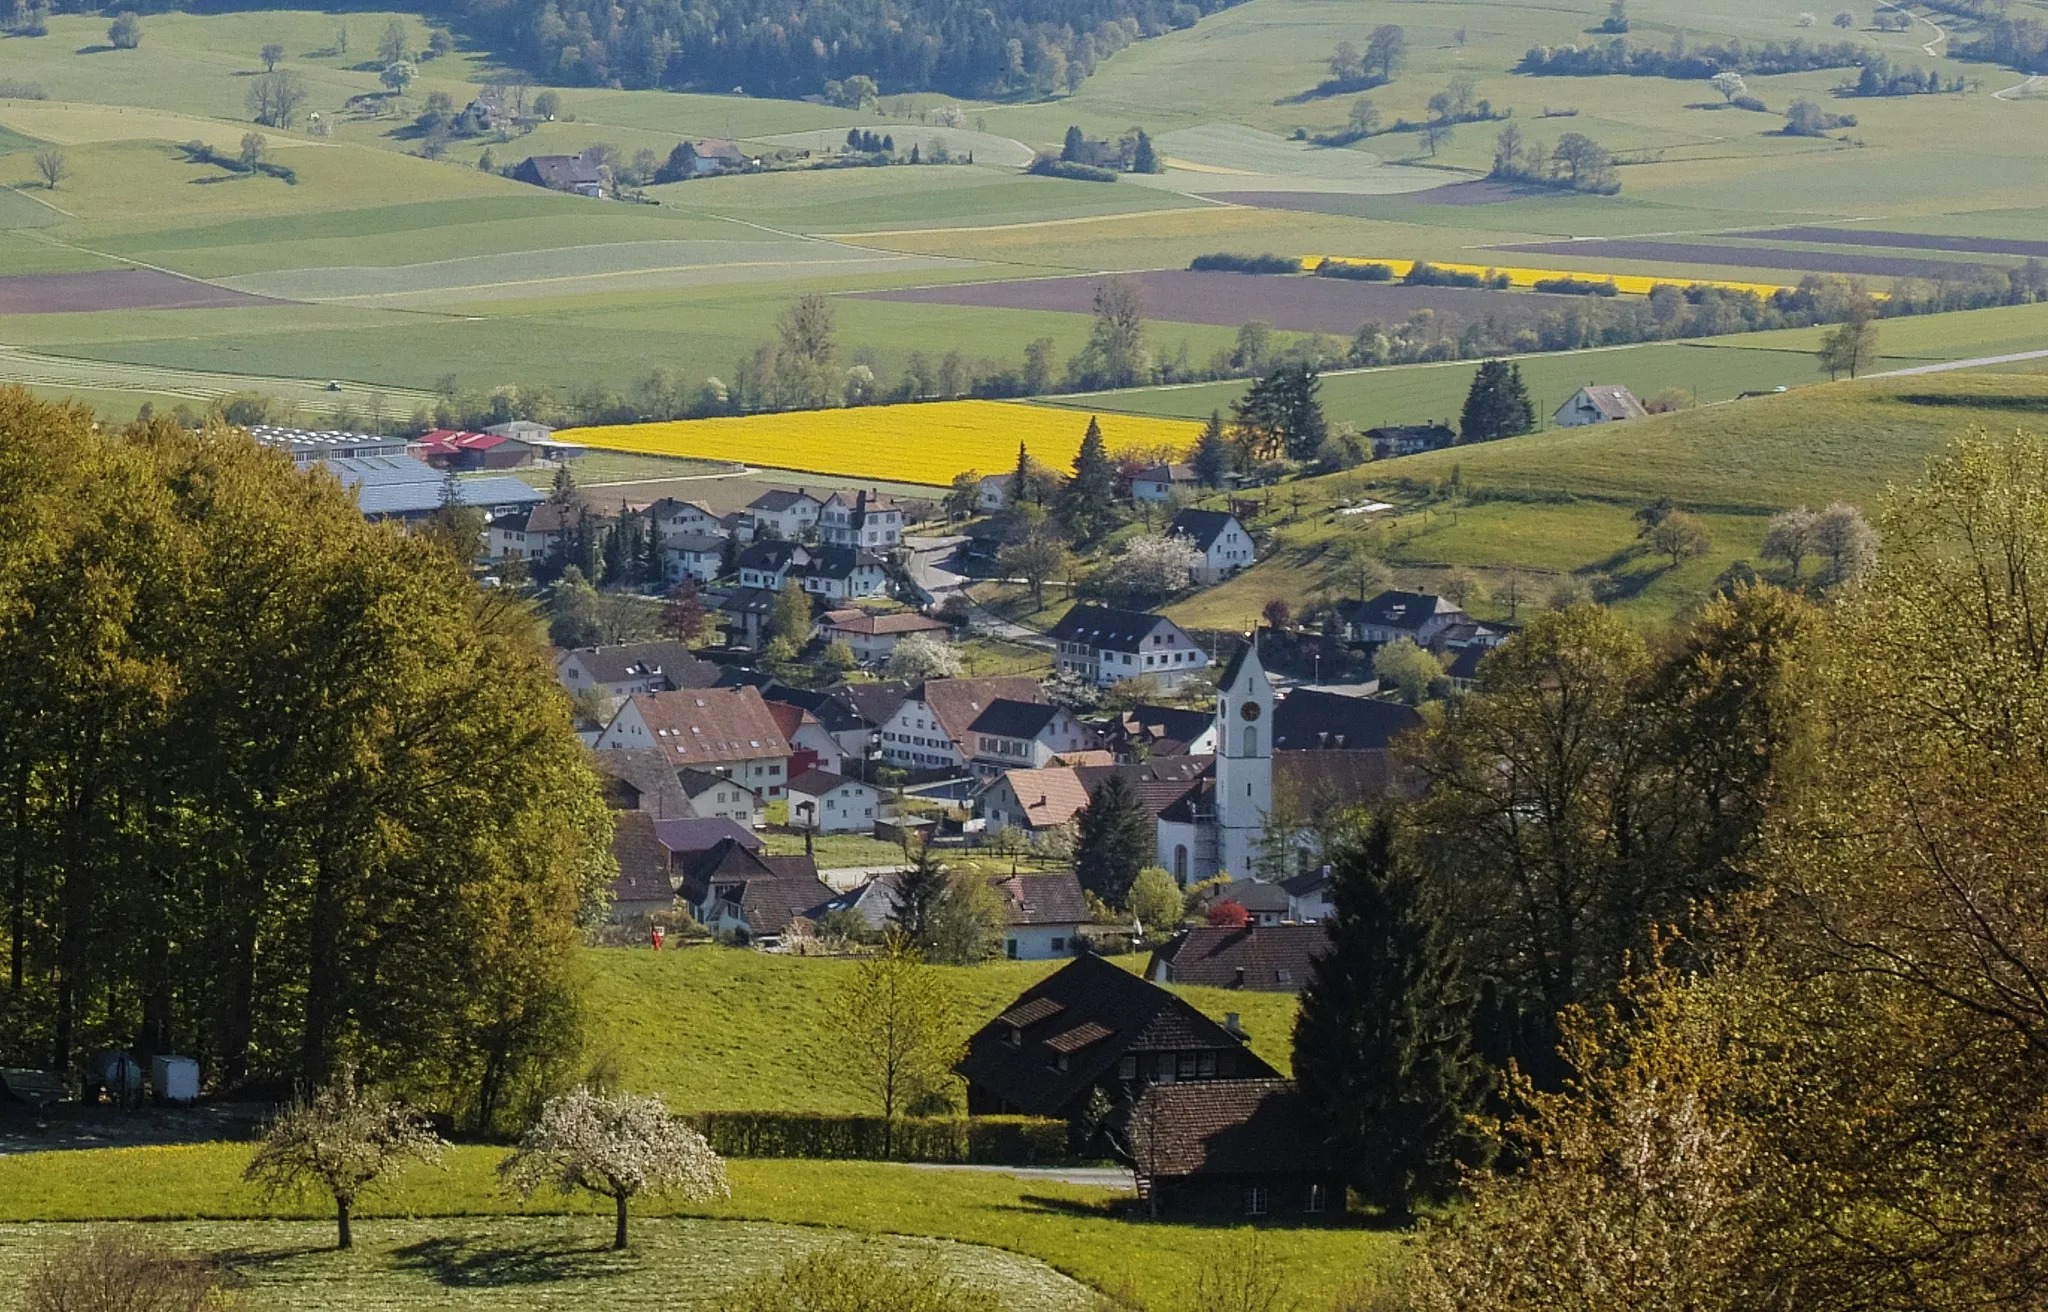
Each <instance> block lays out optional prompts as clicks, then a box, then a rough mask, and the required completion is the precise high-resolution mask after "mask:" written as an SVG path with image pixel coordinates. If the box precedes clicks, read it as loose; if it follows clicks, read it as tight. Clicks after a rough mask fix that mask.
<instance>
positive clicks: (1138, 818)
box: [1074, 774, 1154, 907]
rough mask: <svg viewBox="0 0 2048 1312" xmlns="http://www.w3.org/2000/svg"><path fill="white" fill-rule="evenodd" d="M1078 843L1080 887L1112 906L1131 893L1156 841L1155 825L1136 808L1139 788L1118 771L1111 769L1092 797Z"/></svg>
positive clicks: (1076, 864)
mask: <svg viewBox="0 0 2048 1312" xmlns="http://www.w3.org/2000/svg"><path fill="white" fill-rule="evenodd" d="M1079 827H1080V831H1081V832H1080V835H1079V838H1078V839H1077V841H1076V842H1075V844H1074V875H1075V877H1076V878H1077V879H1079V880H1080V881H1081V887H1082V888H1084V889H1087V890H1088V891H1089V892H1090V893H1093V894H1095V896H1097V897H1099V898H1101V899H1102V900H1103V901H1104V902H1107V903H1109V904H1110V905H1111V906H1114V907H1121V906H1123V905H1124V903H1125V901H1126V900H1127V899H1128V898H1129V897H1130V895H1131V885H1132V883H1134V882H1135V881H1136V880H1137V878H1138V872H1139V871H1140V870H1143V869H1144V868H1145V866H1146V865H1147V864H1148V863H1149V862H1150V860H1151V857H1152V854H1153V850H1154V844H1153V841H1152V832H1151V826H1150V825H1148V824H1146V823H1145V813H1144V812H1143V811H1142V810H1140V809H1139V808H1138V794H1137V792H1136V791H1135V790H1134V789H1132V787H1131V785H1130V783H1129V781H1127V780H1126V779H1125V778H1124V777H1123V776H1122V775H1120V774H1112V775H1111V776H1109V778H1107V779H1105V780H1103V781H1102V786H1101V787H1100V788H1097V789H1096V790H1095V796H1093V797H1091V798H1089V799H1088V805H1087V807H1086V808H1085V809H1083V810H1082V812H1081V816H1080V826H1079Z"/></svg>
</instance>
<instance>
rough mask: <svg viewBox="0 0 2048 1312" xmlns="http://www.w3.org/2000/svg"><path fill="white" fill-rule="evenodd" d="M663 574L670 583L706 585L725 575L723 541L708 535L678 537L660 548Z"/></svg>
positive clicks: (720, 538)
mask: <svg viewBox="0 0 2048 1312" xmlns="http://www.w3.org/2000/svg"><path fill="white" fill-rule="evenodd" d="M661 560H662V570H663V573H664V574H665V575H666V576H667V578H668V581H669V582H671V583H681V582H682V581H683V580H684V579H695V580H696V581H697V582H699V583H709V582H711V581H712V580H713V579H715V578H717V577H718V576H719V575H720V574H722V573H724V572H725V539H724V538H722V537H716V536H714V535H712V534H709V533H678V534H676V535H675V536H674V537H670V538H666V539H664V540H663V542H662V547H661Z"/></svg>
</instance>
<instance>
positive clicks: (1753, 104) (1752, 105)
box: [1728, 96, 1771, 114]
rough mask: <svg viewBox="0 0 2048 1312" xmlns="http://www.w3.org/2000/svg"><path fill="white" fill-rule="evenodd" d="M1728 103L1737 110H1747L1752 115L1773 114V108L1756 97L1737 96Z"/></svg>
mask: <svg viewBox="0 0 2048 1312" xmlns="http://www.w3.org/2000/svg"><path fill="white" fill-rule="evenodd" d="M1728 103H1729V104H1731V105H1733V106H1735V108H1737V109H1746V110H1748V111H1749V112H1750V113H1752V114H1768V113H1770V112H1771V107H1770V106H1769V105H1766V104H1765V103H1764V102H1763V101H1761V100H1758V99H1757V98H1756V97H1755V96H1737V97H1735V99H1733V100H1731V101H1729V102H1728Z"/></svg>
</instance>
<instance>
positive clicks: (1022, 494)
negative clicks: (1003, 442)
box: [1009, 442, 1031, 509]
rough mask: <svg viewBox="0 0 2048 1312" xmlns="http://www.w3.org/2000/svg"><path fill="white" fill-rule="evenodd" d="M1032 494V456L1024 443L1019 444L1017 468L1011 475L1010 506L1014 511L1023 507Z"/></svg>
mask: <svg viewBox="0 0 2048 1312" xmlns="http://www.w3.org/2000/svg"><path fill="white" fill-rule="evenodd" d="M1030 493H1031V455H1030V453H1029V452H1027V451H1025V449H1024V444H1023V443H1022V442H1019V443H1017V468H1016V471H1015V472H1014V473H1012V474H1011V475H1010V489H1009V505H1010V506H1011V508H1012V509H1014V508H1016V507H1018V506H1021V505H1023V504H1024V502H1025V501H1026V500H1027V499H1028V498H1029V496H1030Z"/></svg>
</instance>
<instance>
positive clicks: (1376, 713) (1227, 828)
mask: <svg viewBox="0 0 2048 1312" xmlns="http://www.w3.org/2000/svg"><path fill="white" fill-rule="evenodd" d="M1421 722H1422V717H1421V716H1420V715H1418V714H1417V713H1416V712H1415V711H1414V710H1413V709H1411V708H1409V707H1406V706H1400V705H1397V704H1395V703H1391V702H1380V701H1373V700H1370V699H1367V698H1361V697H1347V696H1341V695H1338V694H1334V693H1327V692H1320V691H1317V690H1314V689H1302V690H1299V691H1296V692H1294V693H1292V694H1291V695H1289V696H1287V697H1284V698H1282V697H1277V696H1276V695H1275V693H1274V689H1273V683H1272V680H1271V679H1269V678H1268V677H1267V675H1266V667H1265V665H1264V664H1263V663H1262V662H1261V661H1260V660H1259V651H1258V643H1257V641H1256V639H1254V641H1252V642H1250V643H1247V644H1246V645H1245V647H1244V649H1243V650H1241V651H1239V652H1238V654H1237V655H1236V656H1235V657H1234V658H1232V660H1231V662H1230V664H1229V665H1228V666H1226V667H1225V668H1224V670H1223V674H1222V676H1221V677H1220V678H1219V679H1218V680H1217V682H1216V715H1215V732H1214V737H1215V752H1216V755H1215V763H1214V765H1213V766H1212V767H1211V769H1210V770H1209V771H1208V772H1207V773H1206V775H1204V776H1203V777H1202V778H1201V779H1199V780H1197V781H1196V782H1195V783H1194V784H1193V786H1191V787H1189V788H1188V789H1186V791H1184V792H1183V793H1181V795H1180V796H1179V797H1177V798H1176V799H1175V800H1174V801H1173V802H1172V803H1171V804H1169V805H1167V806H1165V807H1163V808H1162V809H1161V810H1160V811H1159V832H1158V856H1157V861H1158V864H1159V865H1161V866H1163V867H1165V869H1166V870H1168V871H1169V872H1171V873H1172V875H1173V877H1174V878H1175V879H1176V880H1178V881H1179V882H1180V883H1181V884H1182V886H1186V885H1188V884H1191V883H1194V882H1196V881H1198V880H1202V879H1207V878H1208V877H1209V876H1211V875H1214V874H1219V873H1226V874H1232V875H1240V876H1243V875H1250V874H1252V873H1253V872H1254V871H1259V872H1260V873H1263V874H1266V875H1268V876H1280V875H1291V874H1295V873H1299V872H1301V871H1306V870H1308V869H1309V868H1311V866H1313V865H1317V864H1320V863H1321V861H1322V853H1321V852H1320V851H1319V850H1317V847H1316V844H1315V842H1314V838H1313V834H1312V832H1311V829H1310V826H1309V825H1307V824H1304V825H1303V826H1302V828H1301V829H1300V830H1299V831H1297V832H1296V833H1293V834H1279V833H1269V829H1270V828H1271V818H1272V816H1273V815H1274V813H1275V811H1274V802H1275V798H1276V796H1277V797H1278V799H1279V801H1280V804H1281V805H1280V813H1281V814H1284V815H1288V816H1291V817H1296V818H1298V819H1302V820H1304V821H1306V820H1307V819H1308V818H1310V817H1313V816H1314V815H1316V814H1318V813H1320V812H1323V811H1326V810H1329V809H1344V808H1349V807H1352V806H1358V805H1364V804H1369V803H1371V802H1374V801H1377V800H1379V799H1380V798H1382V797H1385V796H1387V795H1388V794H1389V793H1391V792H1393V791H1395V790H1396V789H1397V788H1398V786H1399V782H1398V776H1397V772H1396V769H1395V766H1394V762H1393V759H1392V756H1391V754H1390V753H1389V751H1388V750H1387V748H1388V745H1389V743H1390V742H1391V741H1392V739H1393V738H1394V737H1395V736H1396V735H1398V734H1400V733H1402V732H1405V731H1407V730H1409V729H1412V728H1414V727H1416V726H1418V725H1420V724H1421ZM1276 847H1277V848H1279V849H1281V850H1280V851H1277V852H1276V851H1274V850H1273V849H1274V848H1276ZM1276 867H1281V868H1276Z"/></svg>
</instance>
